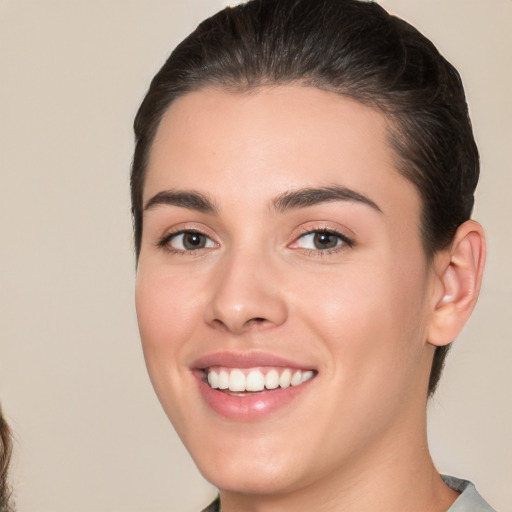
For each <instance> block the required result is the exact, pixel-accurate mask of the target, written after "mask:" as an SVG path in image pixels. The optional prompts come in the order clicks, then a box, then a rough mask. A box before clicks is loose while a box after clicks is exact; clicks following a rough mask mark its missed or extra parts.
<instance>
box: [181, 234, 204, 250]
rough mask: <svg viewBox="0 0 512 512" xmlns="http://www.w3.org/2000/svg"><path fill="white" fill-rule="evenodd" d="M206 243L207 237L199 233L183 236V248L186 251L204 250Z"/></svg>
mask: <svg viewBox="0 0 512 512" xmlns="http://www.w3.org/2000/svg"><path fill="white" fill-rule="evenodd" d="M205 243H206V240H205V237H204V236H203V235H200V234H199V233H185V235H184V236H183V246H184V247H185V249H202V248H203V247H204V246H205Z"/></svg>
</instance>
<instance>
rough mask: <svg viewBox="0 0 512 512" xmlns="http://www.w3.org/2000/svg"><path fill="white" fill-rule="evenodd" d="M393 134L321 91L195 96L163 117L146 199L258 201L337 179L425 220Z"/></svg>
mask: <svg viewBox="0 0 512 512" xmlns="http://www.w3.org/2000/svg"><path fill="white" fill-rule="evenodd" d="M388 133H389V132H388V124H387V120H386V118H385V117H384V115H383V114H382V113H380V112H379V111H377V110H375V109H372V108H370V107H367V106H365V105H363V104H361V103H359V102H357V101H355V100H352V99H350V98H347V97H344V96H340V95H337V94H334V93H331V92H326V91H322V90H319V89H316V88H311V87H304V86H299V85H292V86H276V87H272V88H270V87H268V88H262V89H258V90H255V91H250V92H248V93H233V92H228V91H226V90H222V89H217V88H211V89H202V90H199V91H195V92H191V93H188V94H186V95H184V96H182V97H180V98H178V99H177V100H176V101H175V102H174V103H172V104H171V106H170V107H169V109H168V111H167V112H166V113H165V115H164V117H163V119H162V121H161V123H160V126H159V128H158V130H157V133H156V136H155V140H154V142H153V146H152V148H151V152H150V158H149V165H148V170H147V172H148V174H147V177H146V186H145V190H144V201H147V200H148V198H150V197H152V196H153V195H155V194H157V193H159V192H160V191H162V190H166V189H170V188H186V189H197V188H200V189H202V190H207V191H209V192H212V193H213V192H215V193H216V194H218V195H219V197H220V199H223V198H225V199H226V200H234V199H235V198H238V197H241V195H243V196H244V198H243V200H244V201H258V200H260V199H263V197H264V196H269V197H270V196H275V195H278V194H280V193H282V192H283V191H285V190H289V189H294V188H299V187H315V186H330V185H333V184H334V185H339V186H343V187H347V188H350V189H354V190H355V191H357V192H361V193H363V194H365V195H369V196H370V197H371V198H372V199H375V202H376V203H378V204H379V202H380V203H382V207H383V208H387V207H388V206H391V205H392V204H393V203H397V202H400V203H401V204H402V206H403V208H402V209H404V208H405V209H407V208H409V211H408V213H409V214H411V215H413V216H417V218H419V197H418V194H417V191H416V189H415V187H414V186H413V185H412V184H411V183H410V182H409V181H408V180H406V179H405V178H404V177H403V176H402V175H401V174H399V173H398V171H397V170H396V165H395V160H396V156H395V153H394V150H393V149H392V148H391V146H390V145H389V143H388V136H389V135H388ZM242 191H243V194H242ZM377 199H378V201H377Z"/></svg>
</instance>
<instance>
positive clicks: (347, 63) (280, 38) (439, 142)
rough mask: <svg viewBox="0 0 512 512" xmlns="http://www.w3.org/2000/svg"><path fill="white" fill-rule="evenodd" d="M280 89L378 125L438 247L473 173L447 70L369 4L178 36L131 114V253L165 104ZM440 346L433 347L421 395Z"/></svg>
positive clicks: (338, 2) (263, 1)
mask: <svg viewBox="0 0 512 512" xmlns="http://www.w3.org/2000/svg"><path fill="white" fill-rule="evenodd" d="M292 83H296V84H300V85H304V86H307V87H317V88H320V89H323V90H327V91H331V92H334V93H336V94H340V95H343V96H348V97H351V98H353V99H355V100H357V101H359V102H361V103H363V104H365V105H368V106H371V107H374V108H376V109H378V110H379V111H381V112H382V113H383V114H384V115H385V116H386V117H387V119H388V121H389V123H388V124H389V142H390V145H391V146H392V148H393V149H394V150H395V154H396V167H397V169H398V171H399V172H400V173H401V174H403V176H405V177H406V178H407V179H408V180H410V181H411V182H412V183H413V184H414V185H415V186H416V188H417V190H418V192H419V194H420V197H421V200H422V219H421V229H422V240H423V246H424V249H425V254H426V257H427V259H430V258H431V257H432V256H433V254H435V252H436V251H438V250H440V249H443V248H445V247H447V246H448V245H449V244H450V242H451V241H452V239H453V236H454V234H455V231H456V229H457V227H458V226H459V225H460V224H462V223H463V222H464V221H465V220H467V219H468V218H469V217H470V215H471V211H472V208H473V202H474V190H475V187H476V184H477V182H478V175H479V157H478V150H477V147H476V144H475V141H474V137H473V133H472V128H471V123H470V119H469V116H468V108H467V104H466V100H465V95H464V90H463V87H462V82H461V79H460V76H459V74H458V72H457V71H456V69H455V68H454V67H453V66H452V65H451V64H450V63H449V62H448V61H447V60H446V59H444V58H443V57H442V56H441V55H440V54H439V52H438V51H437V49H436V48H435V46H434V45H433V44H432V43H431V42H430V41H429V40H428V39H426V38H425V37H424V36H423V35H422V34H420V33H419V32H418V31H417V30H416V29H415V28H414V27H412V26H411V25H409V24H408V23H406V22H405V21H403V20H401V19H400V18H397V17H395V16H391V15H389V14H388V13H387V12H386V11H385V10H384V9H383V8H382V7H380V6H379V5H378V4H376V3H374V2H364V1H359V0H252V1H249V2H247V3H245V4H242V5H238V6H236V7H233V8H226V9H224V10H222V11H220V12H219V13H217V14H216V15H214V16H212V17H211V18H209V19H207V20H205V21H204V22H203V23H201V24H200V25H199V26H198V28H197V29H196V30H195V31H194V32H193V33H192V34H190V35H189V36H188V37H187V38H186V39H185V40H183V41H182V42H181V43H180V44H179V45H178V46H177V47H176V49H175V50H174V51H173V52H172V54H171V55H170V57H169V58H168V60H167V61H166V63H165V64H164V66H163V67H162V69H161V70H160V71H159V72H158V73H157V74H156V76H155V77H154V78H153V80H152V82H151V85H150V88H149V91H148V92H147V95H146V97H145V98H144V100H143V102H142V104H141V106H140V108H139V111H138V113H137V116H136V118H135V123H134V128H135V139H136V146H135V153H134V159H133V167H132V174H131V198H132V213H133V222H134V238H135V251H136V255H137V256H138V254H139V252H140V243H141V237H142V229H143V225H142V209H143V205H142V194H143V187H144V179H145V172H146V165H147V162H148V158H149V153H150V150H151V145H152V142H153V139H154V137H155V133H156V131H157V128H158V126H159V123H160V121H161V119H162V117H163V115H164V113H165V112H166V110H167V109H168V107H169V105H170V104H171V103H172V102H173V101H174V100H175V99H176V98H178V97H180V96H182V95H184V94H186V93H188V92H191V91H195V90H198V89H200V88H203V87H212V86H213V87H221V88H224V89H227V90H232V91H234V92H244V91H249V90H253V89H257V88H259V87H265V86H276V85H284V84H292ZM447 350H448V346H446V347H439V348H437V349H436V353H435V356H434V362H433V366H432V371H431V375H430V383H429V393H432V392H433V391H434V390H435V387H436V385H437V382H438V380H439V377H440V374H441V370H442V367H443V363H444V358H445V355H446V352H447Z"/></svg>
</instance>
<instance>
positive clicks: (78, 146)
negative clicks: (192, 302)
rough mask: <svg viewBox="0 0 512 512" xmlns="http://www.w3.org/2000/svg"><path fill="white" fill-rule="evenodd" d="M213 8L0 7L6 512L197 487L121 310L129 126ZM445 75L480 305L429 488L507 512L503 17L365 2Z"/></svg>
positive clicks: (130, 262)
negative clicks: (453, 105)
mask: <svg viewBox="0 0 512 512" xmlns="http://www.w3.org/2000/svg"><path fill="white" fill-rule="evenodd" d="M226 3H228V2H223V1H221V0H187V1H183V0H180V1H177V0H165V1H164V0H153V1H147V0H88V1H85V0H44V1H41V0H0V193H1V201H0V234H1V242H0V258H1V261H0V333H1V341H0V400H1V402H2V404H3V409H4V412H5V414H6V416H7V418H8V420H9V422H10V423H11V425H12V427H13V430H14V431H15V433H16V446H15V460H14V466H13V474H12V483H13V486H14V488H15V496H16V501H17V504H18V509H19V510H20V511H23V512H32V511H33V512H82V511H83V512H86V511H87V512H90V511H94V512H107V511H109V512H125V511H126V512H131V511H146V512H157V511H164V510H166V511H168V510H179V511H184V512H188V511H190V512H194V511H198V510H200V509H201V507H202V506H204V505H206V503H207V502H208V500H209V499H210V498H211V497H212V496H214V494H215V490H214V489H213V488H212V487H211V486H210V485H209V484H207V483H205V482H204V481H203V480H202V478H201V476H200V475H199V474H198V472H197V470H196V469H195V467H194V465H193V463H192V462H191V460H190V458H189V456H188V454H187V453H186V452H185V450H184V448H183V447H182V446H181V443H180V441H179V439H178V438H177V436H176V434H175V433H174V431H173V429H172V427H171V426H170V424H169V423H168V420H167V418H166V417H165V415H164V413H163V411H162V410H161V408H160V405H159V404H158V402H157V399H156V397H155V396H154V393H153V390H152V388H151V386H150V383H149V379H148V377H147V375H146V370H145V367H144V363H143V357H142V351H141V348H140V342H139V338H138V331H137V325H136V320H135V312H134V305H133V303H134V301H133V288H134V259H133V255H132V242H131V220H130V214H129V191H128V173H129V167H130V162H131V156H132V143H133V137H132V131H131V125H132V120H133V116H134V114H135V112H136V109H137V107H138V104H139V102H140V101H141V99H142V97H143V95H144V92H145V91H146V89H147V86H148V83H149V80H150V78H151V77H152V75H153V74H154V73H155V72H156V71H157V69H158V68H159V67H160V65H161V64H162V63H163V61H164V59H165V58H166V56H167V55H168V53H169V52H170V50H171V49H172V47H173V46H174V45H175V44H176V43H177V42H179V40H181V38H183V37H184V36H185V35H186V34H187V33H188V32H190V31H191V30H192V29H193V28H194V27H195V25H196V24H197V23H198V22H199V21H200V20H201V19H202V18H204V17H205V16H207V15H209V14H211V13H213V12H214V11H216V10H217V9H218V8H220V7H221V6H223V5H224V4H226ZM382 4H383V5H384V6H385V7H386V8H388V9H389V10H390V11H391V12H393V13H396V14H398V15H400V16H403V17H404V18H405V19H407V20H408V21H410V22H412V23H413V24H414V25H416V26H417V27H418V28H419V29H420V30H422V31H423V32H424V33H425V34H426V35H427V36H428V37H430V38H431V39H432V40H433V41H434V42H435V44H436V45H437V46H438V47H439V48H440V50H441V52H442V53H443V54H444V55H445V56H446V57H447V58H448V59H449V60H451V61H452V62H453V63H454V64H455V66H456V67H457V68H458V69H459V70H460V72H461V74H462V76H463V79H464V82H465V86H466V90H467V95H468V100H469V103H470V107H471V113H472V118H473V123H474V128H475V133H476V137H477V141H478V143H479V147H480V151H481V157H482V178H481V184H480V187H479V190H478V194H477V207H476V210H475V218H476V219H478V220H480V221H481V222H482V223H483V224H484V226H485V227H486V229H487V234H488V244H489V258H488V268H487V272H486V275H485V281H484V285H483V290H482V294H481V299H480V303H479V305H478V306H477V309H476V311H475V313H474V315H473V317H472V319H471V321H470V323H469V325H468V326H467V328H466V329H465V331H464V333H463V335H462V336H461V337H460V339H459V340H457V341H456V343H455V346H454V349H453V351H452V353H451V354H450V356H449V359H448V363H447V367H446V371H445V375H444V378H443V381H442V384H441V386H440V388H439V391H438V393H437V395H436V396H435V398H434V400H433V402H432V403H431V405H430V411H429V417H430V427H429V428H430V439H431V448H432V451H433V454H434V458H435V460H436V461H437V464H438V467H439V469H440V470H441V471H443V472H448V473H450V474H453V475H456V476H461V477H465V478H469V479H471V480H473V481H474V482H475V483H476V484H477V487H478V488H479V490H480V491H481V492H482V494H483V495H484V496H485V497H486V498H487V499H488V500H489V501H490V502H491V503H492V504H493V505H494V506H495V507H496V508H497V509H498V510H501V511H502V512H505V511H506V510H507V508H508V510H510V495H511V492H510V482H511V481H512V441H511V433H512V406H511V387H512V372H511V371H510V366H511V362H512V348H511V347H512V343H511V341H512V322H511V318H512V265H511V264H510V262H511V261H512V236H511V234H512V230H511V224H512V207H511V201H510V198H509V196H510V193H511V190H512V178H511V176H512V172H511V168H512V166H511V164H512V161H511V160H512V159H511V155H512V151H511V150H512V144H511V143H512V133H511V131H512V129H511V127H512V121H511V120H512V102H511V100H510V91H512V79H511V65H510V63H511V62H512V38H511V33H512V32H511V30H510V27H511V26H512V2H511V1H510V0H492V2H487V1H483V0H430V1H424V0H385V1H383V2H382Z"/></svg>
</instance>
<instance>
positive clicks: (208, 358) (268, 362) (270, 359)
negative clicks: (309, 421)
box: [191, 352, 314, 370]
mask: <svg viewBox="0 0 512 512" xmlns="http://www.w3.org/2000/svg"><path fill="white" fill-rule="evenodd" d="M212 366H225V367H228V368H254V367H257V366H281V367H284V368H292V369H293V368H296V369H301V370H304V369H307V370H314V368H313V367H312V366H311V364H306V363H301V362H298V361H294V360H291V359H288V358H285V357H282V356H278V355H275V354H271V353H266V352H214V353H211V354H206V355H204V356H201V357H199V358H198V359H196V360H195V361H194V362H193V363H192V365H191V367H192V368H196V369H202V370H203V369H205V368H210V367H212Z"/></svg>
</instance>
